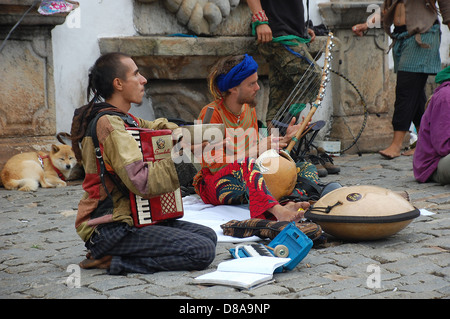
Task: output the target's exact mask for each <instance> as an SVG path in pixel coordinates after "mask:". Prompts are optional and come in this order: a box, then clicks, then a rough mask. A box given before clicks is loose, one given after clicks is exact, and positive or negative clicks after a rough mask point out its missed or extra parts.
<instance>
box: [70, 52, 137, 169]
mask: <svg viewBox="0 0 450 319" xmlns="http://www.w3.org/2000/svg"><path fill="white" fill-rule="evenodd" d="M127 57H130V56H129V55H127V54H125V53H121V52H113V53H107V54H104V55H102V56H101V57H100V58H98V59H97V61H96V62H95V64H94V65H93V66H92V67H91V68H90V69H89V82H88V87H87V101H88V104H86V105H83V106H81V107H79V108H78V109H76V110H75V112H74V115H73V119H72V127H71V131H70V135H71V140H72V149H73V151H74V152H75V156H76V158H77V160H78V161H81V157H82V156H81V149H80V143H81V140H82V139H83V138H84V136H85V134H86V129H87V127H88V125H89V122H90V121H91V120H92V119H93V118H94V116H95V112H94V111H93V110H94V109H95V108H94V105H95V103H96V102H99V101H101V100H103V101H104V100H107V99H109V98H110V97H111V96H112V94H113V93H114V86H113V81H114V79H115V78H120V79H124V78H125V75H126V72H127V69H126V67H125V66H124V65H123V63H122V62H121V59H123V58H127ZM91 96H92V98H91ZM90 98H91V99H90Z"/></svg>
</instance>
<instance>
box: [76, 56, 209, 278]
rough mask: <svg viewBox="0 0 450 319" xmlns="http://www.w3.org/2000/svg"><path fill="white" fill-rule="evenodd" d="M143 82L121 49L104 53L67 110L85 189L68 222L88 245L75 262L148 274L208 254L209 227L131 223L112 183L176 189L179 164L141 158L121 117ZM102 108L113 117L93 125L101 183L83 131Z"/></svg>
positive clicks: (145, 124)
mask: <svg viewBox="0 0 450 319" xmlns="http://www.w3.org/2000/svg"><path fill="white" fill-rule="evenodd" d="M146 83H147V80H146V79H145V78H144V77H143V76H142V75H141V74H140V73H139V70H138V68H137V66H136V64H135V62H134V61H133V60H132V59H131V58H130V57H129V56H128V55H125V54H122V53H108V54H105V55H103V56H101V57H100V58H99V59H98V60H97V61H96V62H95V64H94V66H93V67H92V68H91V70H90V73H89V86H88V99H89V96H90V94H91V93H93V94H94V96H93V98H92V99H91V100H90V102H89V103H88V104H87V105H85V106H82V107H80V108H78V109H77V110H76V111H75V114H74V118H73V122H72V130H71V135H72V146H73V148H74V151H75V153H76V156H77V159H78V160H79V161H82V163H83V167H84V170H85V180H84V182H83V188H84V190H85V194H84V196H83V198H82V199H81V201H80V203H79V206H78V214H77V218H76V221H75V227H76V231H77V233H78V235H79V236H80V237H81V238H82V239H83V241H84V242H85V246H86V248H87V249H88V254H87V256H86V257H87V258H86V259H85V260H83V261H82V262H81V263H80V266H81V267H82V268H95V267H97V268H105V269H108V270H109V273H110V274H126V273H132V272H137V273H153V272H156V271H162V270H199V269H204V268H205V267H207V266H208V265H209V264H210V263H211V262H212V261H213V260H214V257H215V246H216V242H217V237H216V234H215V232H214V231H213V230H212V229H210V228H208V227H204V226H201V225H197V224H193V223H189V222H185V221H180V220H167V221H164V222H162V223H158V224H155V225H149V226H146V227H142V228H137V227H135V226H134V224H133V219H132V216H131V207H130V200H129V197H128V196H126V195H125V194H124V193H123V192H122V191H121V190H120V189H119V188H122V187H123V188H125V189H128V190H129V191H131V192H133V193H134V194H137V195H139V196H142V197H144V196H147V197H148V196H154V195H161V194H164V193H168V192H173V191H174V190H176V189H178V188H179V187H180V183H179V178H178V174H177V165H179V164H175V163H174V162H173V160H172V159H171V158H167V159H163V160H160V161H157V162H146V161H144V160H143V156H142V152H141V150H140V149H139V147H138V144H137V142H136V141H135V139H134V138H133V137H132V136H131V135H130V134H129V133H128V132H127V130H126V125H125V122H124V120H123V117H122V116H121V115H123V116H126V115H127V114H128V111H129V110H130V108H131V103H136V104H139V103H141V102H142V98H143V96H144V93H145V91H144V85H145V84H146ZM99 99H102V100H104V102H99ZM105 111H114V112H115V113H117V114H119V115H111V114H106V115H103V116H101V117H100V118H99V119H98V122H97V126H96V131H95V132H96V136H97V137H98V141H99V145H100V149H101V152H102V156H103V159H104V162H105V167H106V170H107V171H108V172H109V174H106V175H105V179H104V184H105V186H103V185H102V178H101V177H100V174H99V169H98V161H97V157H96V153H95V147H94V143H93V138H92V136H89V135H88V134H87V133H88V125H89V123H90V122H91V120H92V119H94V118H95V117H96V115H97V114H98V113H99V112H105ZM128 115H129V114H128ZM130 116H131V115H130ZM132 119H133V120H134V121H135V122H136V124H137V125H138V127H141V128H148V129H171V130H173V129H175V128H176V127H177V125H175V124H173V123H170V122H168V121H167V119H162V118H161V119H157V120H155V121H146V120H143V119H139V118H136V117H132ZM79 143H81V149H80V144H79ZM111 176H112V177H111ZM114 176H115V177H117V178H116V179H117V180H118V181H119V182H118V183H119V184H117V185H116V184H115V183H114V182H113V177H114ZM119 186H122V187H119Z"/></svg>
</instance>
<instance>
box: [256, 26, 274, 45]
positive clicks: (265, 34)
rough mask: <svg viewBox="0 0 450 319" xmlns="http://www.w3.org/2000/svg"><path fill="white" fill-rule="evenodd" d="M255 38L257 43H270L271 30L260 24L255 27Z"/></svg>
mask: <svg viewBox="0 0 450 319" xmlns="http://www.w3.org/2000/svg"><path fill="white" fill-rule="evenodd" d="M256 36H257V40H258V42H259V43H267V42H270V41H272V29H271V28H270V27H269V25H268V24H260V25H258V26H257V27H256Z"/></svg>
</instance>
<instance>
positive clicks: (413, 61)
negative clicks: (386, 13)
mask: <svg viewBox="0 0 450 319" xmlns="http://www.w3.org/2000/svg"><path fill="white" fill-rule="evenodd" d="M393 37H394V39H395V43H394V46H393V50H392V55H393V58H394V72H397V71H404V72H415V73H426V74H436V73H438V72H439V71H440V70H441V69H442V66H441V57H440V54H439V46H440V26H439V24H435V25H433V27H432V28H431V29H430V30H429V31H428V32H426V33H422V34H420V37H421V40H422V43H424V44H428V45H429V48H424V47H421V46H420V45H419V44H418V43H417V41H416V39H415V37H414V36H410V35H409V33H408V32H407V31H406V32H402V33H394V34H393Z"/></svg>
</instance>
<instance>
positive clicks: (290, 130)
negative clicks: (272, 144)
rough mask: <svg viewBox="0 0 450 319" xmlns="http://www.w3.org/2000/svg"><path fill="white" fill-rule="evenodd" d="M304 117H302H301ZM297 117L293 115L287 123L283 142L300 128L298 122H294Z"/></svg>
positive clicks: (287, 141) (287, 140)
mask: <svg viewBox="0 0 450 319" xmlns="http://www.w3.org/2000/svg"><path fill="white" fill-rule="evenodd" d="M303 119H304V117H303ZM296 120H297V119H296V118H295V116H294V117H293V118H292V119H291V122H290V123H289V125H288V127H287V129H286V134H285V135H284V138H283V141H284V142H285V143H289V142H290V140H291V139H292V138H293V137H294V136H295V134H297V132H298V130H299V129H300V125H301V123H299V124H295V121H296Z"/></svg>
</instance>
